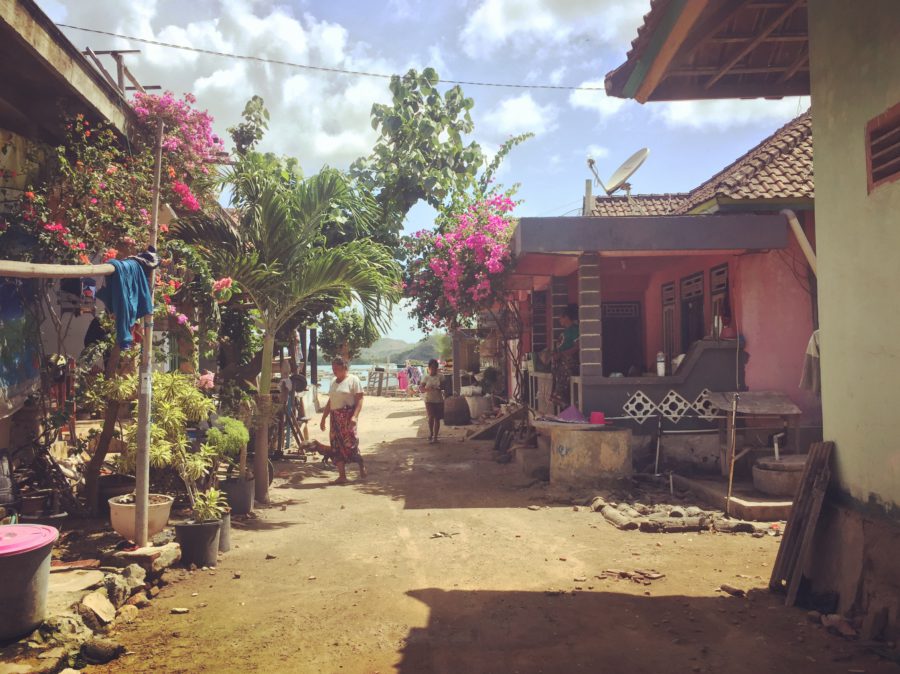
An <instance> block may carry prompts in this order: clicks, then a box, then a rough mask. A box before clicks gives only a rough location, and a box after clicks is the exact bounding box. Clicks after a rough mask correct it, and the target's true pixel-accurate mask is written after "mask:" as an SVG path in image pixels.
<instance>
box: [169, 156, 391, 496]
mask: <svg viewBox="0 0 900 674" xmlns="http://www.w3.org/2000/svg"><path fill="white" fill-rule="evenodd" d="M228 182H229V184H230V187H231V189H232V197H231V201H232V206H233V207H234V213H235V215H236V217H232V216H231V215H230V214H229V213H227V212H225V211H220V212H219V213H218V214H217V215H216V216H214V217H212V218H208V217H207V218H193V219H187V220H185V221H184V222H181V223H179V224H178V232H177V233H178V235H179V236H181V237H182V238H184V239H185V240H186V241H188V242H189V243H192V244H194V245H195V246H196V247H197V248H198V249H199V250H200V251H201V252H202V253H203V254H204V255H205V256H206V257H207V258H208V259H209V261H210V264H211V265H212V267H213V268H214V269H215V270H216V271H217V273H220V274H222V275H223V276H230V277H231V278H232V279H233V280H234V282H235V284H236V285H237V286H238V287H239V288H240V290H241V291H242V293H243V297H245V298H247V299H248V301H249V302H250V304H251V305H252V306H253V307H254V308H255V309H257V310H258V312H259V319H258V320H259V328H260V329H261V331H262V335H263V349H262V371H261V373H260V387H259V392H258V394H257V412H256V424H255V428H256V432H255V444H254V451H255V458H254V474H255V475H256V476H257V480H256V500H257V501H260V502H261V503H267V502H268V481H267V480H266V479H265V476H266V475H268V437H269V423H270V421H271V418H272V406H271V396H270V395H269V390H268V387H269V382H270V381H271V380H272V359H273V356H274V349H275V335H276V333H277V332H278V330H279V329H280V328H281V327H282V326H284V325H286V324H287V323H288V322H290V321H291V320H292V319H293V318H294V317H295V316H296V315H297V314H298V313H301V312H303V311H304V310H307V309H308V308H309V307H310V306H312V305H316V304H321V303H322V302H323V301H324V302H326V303H329V304H332V305H334V304H336V303H337V304H341V303H349V302H350V301H352V300H355V301H357V302H358V303H359V304H360V306H361V307H362V310H363V314H364V316H365V317H366V320H367V321H370V322H372V323H374V324H375V325H378V326H384V325H385V324H386V323H387V319H388V316H389V311H390V307H391V306H392V305H393V304H394V303H395V302H396V301H397V300H398V299H399V291H398V287H399V283H400V274H399V267H398V265H397V262H396V261H395V260H394V258H393V256H392V254H391V252H390V251H389V250H388V249H387V248H386V247H384V246H382V245H380V244H377V243H373V242H372V241H370V240H367V239H365V238H358V239H355V240H350V241H346V242H343V243H337V244H334V243H332V241H331V239H332V237H331V236H328V235H329V234H333V232H334V231H335V230H336V229H337V230H343V229H344V228H346V227H352V228H353V230H354V231H355V232H365V231H367V228H368V227H369V226H370V224H369V223H370V222H371V221H372V219H371V213H372V212H374V209H373V208H372V203H371V202H370V201H368V200H367V199H366V198H364V197H362V196H360V195H359V194H358V193H357V192H356V191H355V190H354V189H353V186H352V184H351V183H350V182H349V180H348V179H347V178H346V176H345V175H344V174H342V173H341V172H339V171H336V170H333V169H324V170H323V171H322V172H321V173H319V174H316V175H314V176H311V177H309V178H307V179H297V178H296V177H295V176H293V175H288V174H286V173H284V172H281V171H272V170H268V169H266V168H265V167H264V166H261V164H260V162H259V161H257V158H255V157H254V156H253V155H252V154H251V155H248V157H247V158H245V159H242V160H241V161H240V162H239V163H238V165H237V166H236V167H234V168H233V169H232V171H231V172H230V174H229V176H228Z"/></svg>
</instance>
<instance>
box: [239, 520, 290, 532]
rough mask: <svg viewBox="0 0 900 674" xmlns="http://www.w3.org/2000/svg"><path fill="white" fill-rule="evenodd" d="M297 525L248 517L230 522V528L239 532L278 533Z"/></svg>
mask: <svg viewBox="0 0 900 674" xmlns="http://www.w3.org/2000/svg"><path fill="white" fill-rule="evenodd" d="M297 524H299V523H298V522H289V521H278V522H274V521H272V520H265V519H262V518H260V517H248V518H246V519H240V520H235V519H232V520H231V528H232V529H238V530H240V531H278V530H280V529H287V528H288V527H293V526H295V525H297Z"/></svg>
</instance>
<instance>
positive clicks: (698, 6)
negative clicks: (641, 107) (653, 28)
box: [634, 0, 709, 103]
mask: <svg viewBox="0 0 900 674" xmlns="http://www.w3.org/2000/svg"><path fill="white" fill-rule="evenodd" d="M708 4H709V0H687V4H686V5H685V6H684V9H682V10H681V12H680V13H679V15H678V18H677V19H676V20H675V25H674V26H672V30H671V31H669V34H668V35H667V36H666V39H665V40H664V41H663V44H662V46H661V47H660V48H659V52H658V53H657V54H656V58H654V59H653V62H652V63H651V64H650V68H649V70H648V71H647V74H646V75H645V76H644V79H643V80H642V81H641V84H640V86H638V88H637V91H636V92H635V93H634V99H635V100H636V101H638V102H639V103H646V102H647V99H648V98H649V97H650V94H651V93H653V90H654V89H655V88H656V85H657V84H659V83H660V82H661V81H662V78H663V77H664V76H665V74H666V68H668V67H669V65H670V64H671V63H672V59H673V58H675V54H676V53H677V52H678V49H679V47H681V45H682V43H683V42H684V39H685V38H686V37H687V34H688V33H689V32H690V30H691V28H693V27H694V25H695V24H696V23H697V19H699V18H700V15H701V14H702V13H703V11H704V10H705V9H706V7H707V5H708Z"/></svg>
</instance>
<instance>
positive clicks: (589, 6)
mask: <svg viewBox="0 0 900 674" xmlns="http://www.w3.org/2000/svg"><path fill="white" fill-rule="evenodd" d="M648 9H649V0H627V1H624V2H623V0H481V1H480V3H479V4H478V6H477V8H476V9H475V11H473V12H471V14H470V15H469V18H468V20H467V21H466V25H465V26H464V27H463V30H462V33H461V34H460V42H461V43H462V47H463V50H464V51H465V53H466V54H467V55H468V56H470V57H471V58H488V57H490V56H492V55H494V54H495V53H497V52H498V51H500V50H501V49H503V50H505V49H506V48H507V47H509V46H512V47H513V48H514V49H516V50H517V51H521V52H524V51H527V50H531V49H532V48H533V47H534V46H536V45H539V46H544V45H547V44H548V43H550V44H553V45H556V46H563V45H566V46H568V45H569V44H571V43H572V42H573V41H575V40H579V41H598V42H600V43H606V44H610V43H612V44H616V45H623V44H627V42H628V41H629V40H631V39H632V38H633V37H634V36H635V35H636V33H637V26H638V25H639V23H640V18H641V16H642V15H643V14H644V13H645V12H646V11H647V10H648Z"/></svg>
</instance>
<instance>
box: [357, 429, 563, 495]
mask: <svg viewBox="0 0 900 674" xmlns="http://www.w3.org/2000/svg"><path fill="white" fill-rule="evenodd" d="M417 435H418V437H415V438H402V439H398V440H393V441H390V442H384V443H381V444H380V445H376V446H375V447H373V448H371V449H369V450H368V451H365V452H364V453H363V458H364V459H365V462H366V469H367V470H368V473H369V477H368V479H367V480H365V481H364V482H354V483H352V484H351V485H350V486H351V487H352V488H353V489H355V490H356V491H359V492H362V493H365V494H372V495H378V496H388V497H390V498H391V499H393V500H396V501H403V503H404V507H405V508H407V509H431V508H514V507H525V506H528V505H531V504H533V503H535V501H538V502H544V501H546V496H547V494H546V492H547V490H546V488H545V486H544V483H538V484H534V481H533V480H530V479H528V478H526V477H525V476H524V475H523V473H522V472H521V470H520V469H519V467H518V466H517V465H515V464H506V465H503V464H499V463H497V462H496V461H495V460H494V458H493V453H492V450H493V441H489V440H488V441H465V442H463V441H462V440H461V439H460V438H459V437H456V438H448V439H442V440H441V441H440V442H438V443H436V444H430V443H428V442H427V440H426V437H427V427H426V425H425V422H424V420H423V421H422V422H421V424H420V427H419V430H418V433H417ZM348 475H349V476H350V477H351V479H352V478H353V477H354V475H353V467H350V468H349V471H348Z"/></svg>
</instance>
